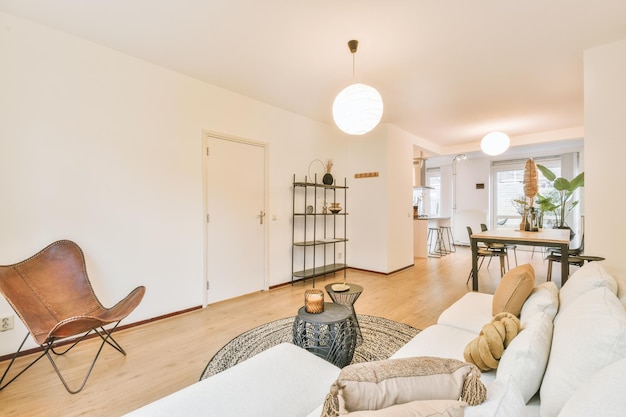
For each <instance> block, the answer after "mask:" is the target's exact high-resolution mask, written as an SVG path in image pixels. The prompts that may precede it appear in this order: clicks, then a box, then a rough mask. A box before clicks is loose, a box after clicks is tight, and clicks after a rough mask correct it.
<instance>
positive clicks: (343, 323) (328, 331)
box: [293, 303, 356, 368]
mask: <svg viewBox="0 0 626 417" xmlns="http://www.w3.org/2000/svg"><path fill="white" fill-rule="evenodd" d="M293 343H294V344H295V345H297V346H300V347H302V348H304V349H306V350H308V351H309V352H311V353H314V354H315V355H317V356H319V357H320V358H323V359H325V360H327V361H328V362H330V363H332V364H333V365H335V366H338V367H339V368H343V367H344V366H346V365H348V364H349V363H350V362H352V356H354V348H355V347H356V331H355V327H354V324H353V321H352V311H351V310H350V308H348V307H346V306H344V305H341V304H334V303H324V312H323V313H319V314H310V313H307V312H306V311H305V310H304V307H301V308H300V310H298V315H297V316H296V318H295V320H294V322H293Z"/></svg>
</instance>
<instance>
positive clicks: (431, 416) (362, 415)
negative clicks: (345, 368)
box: [346, 400, 467, 417]
mask: <svg viewBox="0 0 626 417" xmlns="http://www.w3.org/2000/svg"><path fill="white" fill-rule="evenodd" d="M465 406H467V404H466V403H464V402H463V401H456V400H425V401H411V402H410V403H405V404H398V405H392V406H391V407H387V408H383V409H382V410H376V411H373V410H367V411H355V412H354V413H348V414H346V415H347V416H350V417H463V408H464V407H465Z"/></svg>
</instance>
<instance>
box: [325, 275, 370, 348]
mask: <svg viewBox="0 0 626 417" xmlns="http://www.w3.org/2000/svg"><path fill="white" fill-rule="evenodd" d="M346 284H348V285H349V286H350V289H349V290H347V291H335V290H333V285H335V284H328V285H326V287H324V288H325V289H326V292H327V293H328V295H329V296H330V299H331V300H333V302H334V303H337V304H341V305H344V306H346V307H349V308H350V311H352V319H353V320H354V325H355V327H356V334H357V344H361V343H362V342H363V336H362V335H361V326H359V321H358V320H357V318H356V311H354V303H355V302H356V300H357V299H358V298H359V296H360V295H361V293H362V292H363V287H362V286H360V285H357V284H350V283H349V282H347V283H346Z"/></svg>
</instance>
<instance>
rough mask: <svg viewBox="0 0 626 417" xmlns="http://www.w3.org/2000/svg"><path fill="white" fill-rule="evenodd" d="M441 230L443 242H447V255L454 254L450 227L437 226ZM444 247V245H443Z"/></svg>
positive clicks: (454, 249)
mask: <svg viewBox="0 0 626 417" xmlns="http://www.w3.org/2000/svg"><path fill="white" fill-rule="evenodd" d="M439 229H441V236H442V239H443V241H444V243H445V242H446V241H448V249H447V252H448V253H452V252H456V246H455V245H454V236H453V235H452V227H450V226H439ZM444 247H445V245H444Z"/></svg>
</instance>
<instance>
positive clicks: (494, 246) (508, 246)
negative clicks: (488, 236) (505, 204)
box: [480, 219, 517, 269]
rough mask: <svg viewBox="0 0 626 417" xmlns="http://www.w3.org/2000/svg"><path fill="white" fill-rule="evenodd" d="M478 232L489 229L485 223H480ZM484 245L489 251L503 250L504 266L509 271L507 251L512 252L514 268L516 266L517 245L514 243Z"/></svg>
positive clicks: (509, 264) (509, 263)
mask: <svg viewBox="0 0 626 417" xmlns="http://www.w3.org/2000/svg"><path fill="white" fill-rule="evenodd" d="M505 221H506V219H505ZM498 224H499V223H498ZM502 224H504V223H502ZM480 230H481V231H482V232H486V231H488V230H489V229H488V228H487V225H486V224H485V223H481V224H480ZM486 245H487V247H489V248H491V249H503V248H504V251H505V252H506V266H507V268H508V269H511V262H510V261H509V249H511V250H513V257H514V258H515V266H517V245H516V244H514V243H487V244H486Z"/></svg>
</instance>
